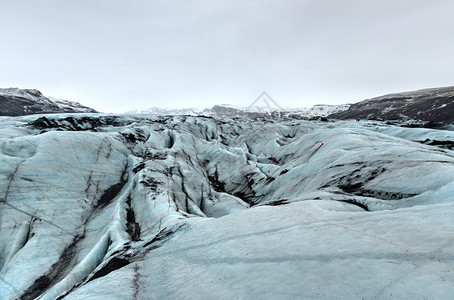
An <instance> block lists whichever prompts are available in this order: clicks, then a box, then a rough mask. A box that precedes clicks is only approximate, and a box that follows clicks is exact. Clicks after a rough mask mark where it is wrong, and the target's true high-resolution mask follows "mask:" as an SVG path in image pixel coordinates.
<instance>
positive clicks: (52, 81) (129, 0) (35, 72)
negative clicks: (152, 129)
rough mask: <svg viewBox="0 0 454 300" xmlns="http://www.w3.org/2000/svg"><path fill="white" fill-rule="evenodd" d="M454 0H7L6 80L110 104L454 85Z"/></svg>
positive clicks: (113, 108)
mask: <svg viewBox="0 0 454 300" xmlns="http://www.w3.org/2000/svg"><path fill="white" fill-rule="evenodd" d="M453 32H454V1H452V0H430V1H428V0H424V1H423V0H367V1H366V0H279V1H278V0H275V1H269V0H260V1H259V0H242V1H234V0H229V1H227V0H219V1H214V0H210V1H208V0H207V1H201V0H184V1H176V0H174V1H171V0H167V1H164V0H162V1H156V0H148V1H147V0H39V1H37V0H0V43H1V47H0V87H20V88H36V89H39V90H41V91H42V92H43V93H44V94H45V95H48V96H54V97H59V98H63V99H69V100H76V101H79V102H81V103H82V104H85V105H88V106H91V107H93V108H95V109H98V110H100V111H104V112H124V111H128V110H133V109H144V108H149V107H154V106H159V107H167V108H176V107H200V108H202V107H210V106H212V105H215V104H234V105H240V106H248V105H249V104H250V103H252V102H253V101H254V100H255V99H256V98H257V97H258V95H259V94H261V93H262V92H263V91H267V92H268V93H269V94H270V95H271V96H272V97H273V98H274V99H275V100H276V101H277V102H278V103H279V104H280V105H281V106H284V107H301V106H312V105H314V104H318V103H328V104H340V103H351V102H357V101H360V100H363V99H365V98H370V97H373V96H379V95H382V94H386V93H390V92H401V91H407V90H414V89H420V88H429V87H439V86H450V85H454V38H453V37H452V36H453Z"/></svg>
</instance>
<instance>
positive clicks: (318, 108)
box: [126, 104, 350, 118]
mask: <svg viewBox="0 0 454 300" xmlns="http://www.w3.org/2000/svg"><path fill="white" fill-rule="evenodd" d="M349 107H350V105H349V104H342V105H327V104H317V105H314V106H313V107H311V108H308V107H300V108H280V109H279V108H276V109H273V108H270V107H267V106H252V107H243V106H236V105H231V104H219V105H215V106H213V107H211V108H206V109H197V108H183V109H167V108H158V107H153V108H149V109H145V110H133V111H128V112H126V114H130V115H134V114H143V115H174V116H176V115H191V116H198V115H205V116H235V115H238V116H247V115H252V116H256V115H257V114H259V115H260V114H266V115H268V114H272V113H279V114H280V115H283V116H286V115H299V116H301V117H303V118H304V117H306V118H311V117H316V116H319V117H326V116H328V115H330V114H332V113H337V112H341V111H344V110H347V109H348V108H349Z"/></svg>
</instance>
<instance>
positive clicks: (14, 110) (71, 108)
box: [0, 88, 96, 116]
mask: <svg viewBox="0 0 454 300" xmlns="http://www.w3.org/2000/svg"><path fill="white" fill-rule="evenodd" d="M51 113H96V111H95V110H94V109H91V108H89V107H86V106H83V105H81V104H80V103H77V102H73V101H68V100H61V99H55V98H52V97H45V96H43V94H41V92H40V91H38V90H32V89H18V88H6V89H0V116H24V115H31V114H51Z"/></svg>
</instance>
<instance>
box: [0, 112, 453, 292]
mask: <svg viewBox="0 0 454 300" xmlns="http://www.w3.org/2000/svg"><path fill="white" fill-rule="evenodd" d="M453 144H454V132H453V131H448V130H444V131H443V130H434V129H424V128H404V127H398V126H391V125H386V124H384V123H380V122H375V123H374V122H370V121H369V122H366V121H365V122H354V121H353V122H352V121H337V122H319V121H314V122H311V121H303V120H295V119H291V118H286V117H283V118H268V117H263V118H257V119H254V120H251V119H246V118H232V119H228V118H223V119H221V118H212V117H192V116H168V117H159V116H153V117H151V116H145V115H136V116H134V115H130V116H128V115H118V116H112V115H102V114H78V115H75V114H73V115H71V114H66V115H46V116H24V117H0V226H1V227H0V299H5V300H6V299H36V298H38V299H297V298H306V299H316V298H327V299H333V298H345V299H389V298H396V299H402V298H411V299H417V298H419V299H423V298H426V299H432V298H435V299H452V296H453V295H454V256H453V254H454V218H453V216H454V151H453V150H452V146H453Z"/></svg>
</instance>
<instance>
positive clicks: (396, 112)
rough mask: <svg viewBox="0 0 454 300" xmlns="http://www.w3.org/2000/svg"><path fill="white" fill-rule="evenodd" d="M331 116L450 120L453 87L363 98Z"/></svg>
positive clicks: (453, 107)
mask: <svg viewBox="0 0 454 300" xmlns="http://www.w3.org/2000/svg"><path fill="white" fill-rule="evenodd" d="M329 117H330V118H333V119H371V120H402V121H407V120H422V121H428V122H441V123H450V124H453V123H454V87H444V88H434V89H424V90H418V91H413V92H406V93H396V94H388V95H385V96H381V97H376V98H372V99H367V100H364V101H361V102H358V103H355V104H353V105H351V106H350V108H349V109H348V110H346V111H342V112H339V113H335V114H332V115H330V116H329Z"/></svg>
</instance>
